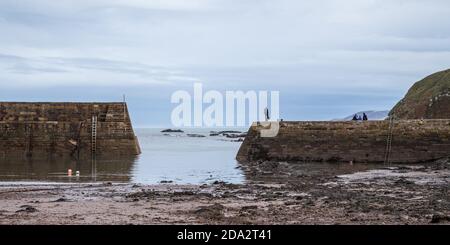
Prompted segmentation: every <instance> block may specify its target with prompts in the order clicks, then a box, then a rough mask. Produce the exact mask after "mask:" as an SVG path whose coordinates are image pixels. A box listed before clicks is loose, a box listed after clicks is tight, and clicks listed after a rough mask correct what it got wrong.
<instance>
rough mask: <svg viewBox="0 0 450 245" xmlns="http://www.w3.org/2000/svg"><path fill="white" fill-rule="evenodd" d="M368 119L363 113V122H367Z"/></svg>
mask: <svg viewBox="0 0 450 245" xmlns="http://www.w3.org/2000/svg"><path fill="white" fill-rule="evenodd" d="M368 120H369V118H368V117H367V115H366V113H363V121H368Z"/></svg>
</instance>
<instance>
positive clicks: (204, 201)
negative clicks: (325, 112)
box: [0, 161, 450, 224]
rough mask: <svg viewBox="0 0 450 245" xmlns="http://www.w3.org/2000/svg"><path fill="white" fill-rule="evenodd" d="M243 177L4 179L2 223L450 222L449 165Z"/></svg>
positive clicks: (324, 168)
mask: <svg viewBox="0 0 450 245" xmlns="http://www.w3.org/2000/svg"><path fill="white" fill-rule="evenodd" d="M243 170H244V172H245V173H246V178H247V183H245V184H239V185H237V184H227V183H223V182H215V183H213V184H209V185H175V184H170V183H169V184H159V185H133V184H115V183H99V184H45V183H43V184H36V183H34V184H8V183H3V184H2V185H1V186H0V224H450V195H449V194H450V193H449V183H450V164H449V163H448V161H441V162H437V163H433V164H427V165H405V166H384V165H377V166H375V167H374V166H370V165H339V167H333V168H330V167H329V165H326V164H321V163H317V164H300V163H294V164H292V163H291V164H288V163H276V162H258V163H253V164H247V165H245V167H243Z"/></svg>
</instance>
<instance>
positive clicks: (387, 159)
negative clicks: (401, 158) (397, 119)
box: [384, 115, 394, 164]
mask: <svg viewBox="0 0 450 245" xmlns="http://www.w3.org/2000/svg"><path fill="white" fill-rule="evenodd" d="M393 133H394V115H392V116H391V117H389V128H388V135H387V139H386V151H385V155H384V164H390V163H391V152H392V137H393Z"/></svg>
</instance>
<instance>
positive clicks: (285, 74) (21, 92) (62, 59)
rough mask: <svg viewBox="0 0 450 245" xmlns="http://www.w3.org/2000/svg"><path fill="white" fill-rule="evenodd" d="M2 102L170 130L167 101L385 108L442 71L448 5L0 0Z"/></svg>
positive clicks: (330, 109)
mask: <svg viewBox="0 0 450 245" xmlns="http://www.w3.org/2000/svg"><path fill="white" fill-rule="evenodd" d="M0 32H1V33H0V86H1V87H0V89H1V90H0V100H1V101H5V100H6V101H120V100H121V99H122V94H124V93H125V94H126V95H127V101H128V103H129V108H130V111H131V112H132V116H133V119H134V121H135V124H136V125H137V126H166V125H169V124H170V112H171V110H172V108H173V107H174V106H175V105H173V104H171V103H170V95H171V93H172V92H174V91H176V90H179V89H185V90H192V84H193V83H194V82H202V83H203V84H204V86H205V89H215V90H219V91H225V90H279V91H280V99H281V107H280V111H281V117H283V118H284V119H286V120H288V119H290V120H307V119H311V120H324V119H325V120H328V119H332V118H339V117H345V116H347V115H349V114H352V113H354V112H356V111H361V110H386V109H390V108H391V107H392V106H393V105H394V104H395V103H396V102H397V101H398V100H399V99H400V98H402V97H403V96H404V94H405V93H406V91H407V89H408V88H409V87H410V86H411V85H412V84H413V83H414V82H416V81H417V80H419V79H421V78H423V77H425V76H427V75H429V74H431V73H434V72H436V71H439V70H444V69H447V68H450V2H449V1H447V0H429V1H423V0H397V1H393V0H346V1H342V0H314V1H312V0H311V1H300V0H276V1H275V0H273V1H269V0H116V1H114V0H58V1H55V0H1V1H0Z"/></svg>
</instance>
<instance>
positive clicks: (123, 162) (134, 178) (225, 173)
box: [0, 129, 246, 184]
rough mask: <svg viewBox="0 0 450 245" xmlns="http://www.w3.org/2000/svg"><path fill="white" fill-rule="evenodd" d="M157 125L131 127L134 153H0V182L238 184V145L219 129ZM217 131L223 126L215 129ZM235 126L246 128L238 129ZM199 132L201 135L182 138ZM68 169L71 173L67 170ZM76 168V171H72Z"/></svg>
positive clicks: (240, 173)
mask: <svg viewBox="0 0 450 245" xmlns="http://www.w3.org/2000/svg"><path fill="white" fill-rule="evenodd" d="M161 130H162V129H136V130H135V131H136V134H137V136H138V138H139V142H140V145H141V149H142V154H141V155H139V156H137V157H122V158H115V159H107V158H103V159H102V158H98V159H96V160H92V159H90V158H87V159H78V160H77V159H73V158H70V157H67V158H39V159H36V158H33V159H26V158H19V159H17V158H15V159H11V158H1V157H0V181H3V182H5V181H7V182H23V181H25V182H99V181H112V182H131V183H143V184H156V183H160V182H161V181H172V182H174V183H179V184H185V183H190V184H202V183H210V182H213V181H216V180H222V181H226V182H231V183H241V182H243V181H244V176H243V173H242V172H241V170H239V169H238V168H237V167H238V163H237V162H236V160H235V156H236V153H237V151H238V149H239V147H240V145H241V143H239V142H231V140H230V139H226V138H225V137H221V136H209V132H210V131H219V129H217V130H215V129H186V130H185V133H184V134H179V133H170V134H169V135H164V134H163V133H161V132H160V131H161ZM220 130H223V129H220ZM239 131H246V130H244V129H239ZM186 134H202V135H205V136H207V137H204V138H196V137H188V136H187V135H186ZM68 169H72V171H73V176H72V177H69V176H68V175H67V171H68ZM76 171H79V172H80V176H79V177H77V176H76Z"/></svg>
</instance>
